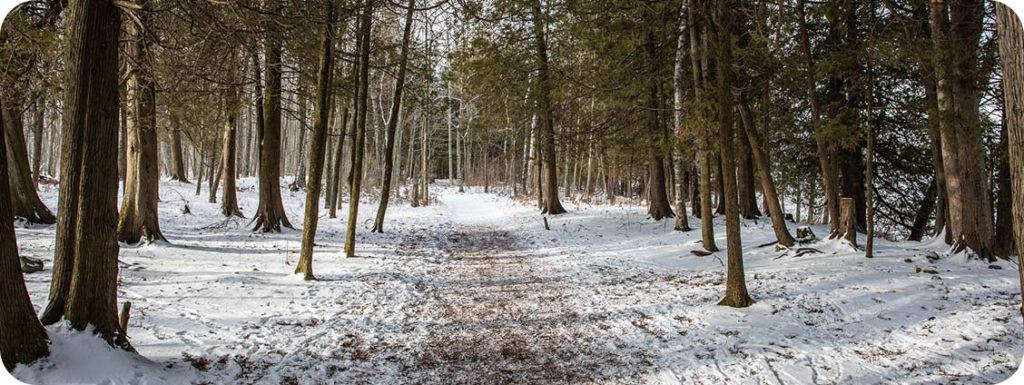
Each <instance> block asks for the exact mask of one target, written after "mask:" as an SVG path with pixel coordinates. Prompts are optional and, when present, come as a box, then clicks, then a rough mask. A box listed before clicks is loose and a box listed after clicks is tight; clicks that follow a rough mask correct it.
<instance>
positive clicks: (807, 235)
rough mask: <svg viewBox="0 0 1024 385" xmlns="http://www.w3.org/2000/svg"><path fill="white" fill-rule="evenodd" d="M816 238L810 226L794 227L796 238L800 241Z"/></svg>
mask: <svg viewBox="0 0 1024 385" xmlns="http://www.w3.org/2000/svg"><path fill="white" fill-rule="evenodd" d="M815 239H818V236H817V235H814V230H811V227H810V226H800V227H797V228H796V240H797V241H800V242H810V241H813V240H815Z"/></svg>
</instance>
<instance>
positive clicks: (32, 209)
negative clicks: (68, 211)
mask: <svg viewBox="0 0 1024 385" xmlns="http://www.w3.org/2000/svg"><path fill="white" fill-rule="evenodd" d="M14 100H17V97H13V98H4V100H2V101H0V105H2V108H0V114H2V120H3V125H4V126H6V127H7V128H8V129H7V135H4V145H5V147H7V151H6V152H7V162H6V163H7V173H8V175H9V176H10V179H8V180H9V183H8V186H9V187H10V191H11V208H12V210H11V212H12V213H13V214H14V216H15V217H18V218H25V220H27V221H28V222H30V223H39V224H47V225H49V224H53V223H56V221H57V218H56V217H54V216H53V213H52V212H51V211H50V209H48V208H47V207H46V204H44V203H43V201H42V200H41V199H39V194H37V193H36V185H35V182H34V180H35V178H33V177H32V169H30V168H29V162H28V149H27V148H26V146H25V126H24V123H23V120H22V106H21V105H19V104H13V105H12V104H10V102H11V101H14Z"/></svg>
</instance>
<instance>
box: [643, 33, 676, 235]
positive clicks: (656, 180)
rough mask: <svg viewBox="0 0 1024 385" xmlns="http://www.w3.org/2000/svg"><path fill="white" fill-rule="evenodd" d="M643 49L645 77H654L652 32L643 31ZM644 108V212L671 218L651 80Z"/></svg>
mask: <svg viewBox="0 0 1024 385" xmlns="http://www.w3.org/2000/svg"><path fill="white" fill-rule="evenodd" d="M644 37H645V39H644V50H645V51H647V55H646V56H647V62H648V63H647V65H648V67H649V68H648V71H649V72H650V73H649V75H648V76H651V77H654V76H655V72H656V71H657V68H658V54H657V42H656V41H655V38H654V32H651V31H648V32H647V33H645V34H644ZM647 91H648V92H647V111H646V112H645V115H646V122H645V123H646V129H647V140H648V144H647V151H648V160H647V166H648V173H649V175H650V184H649V186H648V188H649V189H650V194H649V196H648V204H649V206H648V208H647V214H648V215H650V216H651V218H652V219H654V220H656V221H660V220H662V219H665V218H671V217H672V216H673V215H674V214H673V213H672V204H671V203H669V201H668V191H667V190H668V187H669V186H668V183H667V181H666V180H667V179H668V178H667V176H666V173H665V156H664V150H663V148H664V147H665V143H663V142H664V140H662V139H663V138H664V136H665V134H664V132H663V130H662V129H661V124H660V122H659V121H658V110H659V109H660V108H659V107H660V106H659V105H660V103H659V102H658V99H659V98H658V83H657V82H655V81H651V84H650V85H649V86H648V90H647Z"/></svg>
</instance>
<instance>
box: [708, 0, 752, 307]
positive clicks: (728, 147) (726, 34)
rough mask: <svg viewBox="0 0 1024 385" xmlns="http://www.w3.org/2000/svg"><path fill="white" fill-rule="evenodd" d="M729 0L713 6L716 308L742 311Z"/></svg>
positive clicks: (743, 292) (731, 6) (747, 300)
mask: <svg viewBox="0 0 1024 385" xmlns="http://www.w3.org/2000/svg"><path fill="white" fill-rule="evenodd" d="M736 5H737V4H736V2H735V1H732V0H720V1H719V2H718V5H717V13H718V23H719V29H718V41H717V44H716V47H715V50H716V51H717V52H716V53H717V55H716V56H717V58H718V66H717V69H718V78H717V79H716V80H717V81H718V144H719V152H720V153H721V157H722V169H723V170H729V171H730V172H727V173H723V175H722V177H723V178H722V184H723V186H724V187H725V196H723V197H722V199H723V200H724V201H725V233H726V239H727V244H728V262H727V264H728V268H727V274H726V284H725V298H723V299H722V300H721V301H720V302H719V303H718V304H719V305H722V306H729V307H737V308H743V307H748V306H750V305H752V304H754V300H753V299H751V298H750V294H748V293H747V282H746V277H745V273H744V269H743V244H742V239H741V238H740V212H739V202H738V201H737V194H736V177H735V173H733V172H731V170H735V169H736V162H735V159H734V158H733V146H732V144H733V139H734V138H733V136H734V135H733V118H732V97H731V95H730V93H731V92H730V90H731V87H732V12H733V9H734V8H735V7H736Z"/></svg>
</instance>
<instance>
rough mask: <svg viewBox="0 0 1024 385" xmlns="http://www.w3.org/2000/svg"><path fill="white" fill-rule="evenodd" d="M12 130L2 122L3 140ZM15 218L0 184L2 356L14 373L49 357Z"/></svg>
mask: <svg viewBox="0 0 1024 385" xmlns="http://www.w3.org/2000/svg"><path fill="white" fill-rule="evenodd" d="M7 131H9V129H8V127H7V125H6V124H4V122H3V121H0V140H3V138H4V137H6V136H7ZM4 147H5V146H0V180H8V179H9V175H8V172H7V151H6V149H5V148H4ZM13 216H14V214H13V212H12V211H11V192H10V188H9V186H8V185H7V183H0V219H2V220H0V240H2V241H0V309H4V310H3V312H0V335H2V336H3V338H0V356H2V357H3V362H4V367H6V368H7V370H13V369H14V367H15V366H16V365H19V364H29V363H32V362H33V361H35V360H37V359H39V358H42V357H45V356H47V355H48V354H49V353H50V351H49V346H48V338H47V336H46V330H44V329H43V326H42V324H40V323H39V319H38V318H36V311H35V309H34V308H33V307H32V299H31V298H29V296H28V290H26V289H25V278H24V276H22V272H21V262H20V261H19V259H18V244H17V243H16V242H17V241H16V240H15V233H14V222H12V221H11V220H10V218H12V217H13Z"/></svg>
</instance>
